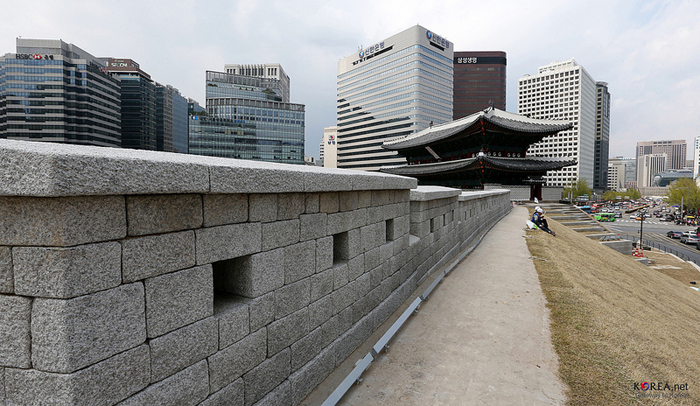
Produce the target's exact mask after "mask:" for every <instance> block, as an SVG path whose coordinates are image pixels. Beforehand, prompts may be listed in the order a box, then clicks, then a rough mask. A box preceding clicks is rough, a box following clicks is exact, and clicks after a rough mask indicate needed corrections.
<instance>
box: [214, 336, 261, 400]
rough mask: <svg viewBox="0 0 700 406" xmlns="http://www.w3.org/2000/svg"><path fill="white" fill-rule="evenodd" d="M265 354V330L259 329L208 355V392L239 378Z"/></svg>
mask: <svg viewBox="0 0 700 406" xmlns="http://www.w3.org/2000/svg"><path fill="white" fill-rule="evenodd" d="M266 354H267V331H266V330H265V329H261V330H259V331H257V332H255V333H253V334H251V335H249V336H248V337H246V338H244V339H243V340H241V341H239V342H237V343H235V344H233V345H230V346H228V347H226V348H225V349H223V350H221V351H219V352H217V353H215V354H214V355H212V356H210V357H209V358H208V359H207V360H208V361H209V381H210V389H209V392H210V393H214V392H218V391H219V390H221V389H222V388H223V387H225V386H227V385H229V384H230V383H231V382H233V381H235V380H236V379H238V378H240V377H241V376H242V375H243V374H244V373H246V372H248V371H250V370H251V369H252V368H253V367H255V366H256V365H258V364H260V363H261V362H263V361H264V360H265V358H266Z"/></svg>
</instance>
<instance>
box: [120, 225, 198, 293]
mask: <svg viewBox="0 0 700 406" xmlns="http://www.w3.org/2000/svg"><path fill="white" fill-rule="evenodd" d="M121 244H122V245H121V247H122V252H121V253H122V273H123V277H124V283H128V282H135V281H138V280H142V279H146V278H151V277H154V276H158V275H162V274H164V273H168V272H173V271H177V270H180V269H185V268H190V267H193V266H194V265H195V241H194V231H182V232H178V233H169V234H161V235H152V236H146V237H138V238H129V239H126V240H123V241H121Z"/></svg>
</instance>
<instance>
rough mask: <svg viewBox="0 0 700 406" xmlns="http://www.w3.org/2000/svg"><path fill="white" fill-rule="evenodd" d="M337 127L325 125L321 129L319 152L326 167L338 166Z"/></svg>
mask: <svg viewBox="0 0 700 406" xmlns="http://www.w3.org/2000/svg"><path fill="white" fill-rule="evenodd" d="M337 137H338V127H336V126H332V127H326V128H324V129H323V139H322V140H321V151H322V152H321V153H322V154H323V158H322V159H323V166H324V167H326V168H337V167H338V142H337Z"/></svg>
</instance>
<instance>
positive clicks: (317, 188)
mask: <svg viewBox="0 0 700 406" xmlns="http://www.w3.org/2000/svg"><path fill="white" fill-rule="evenodd" d="M297 166H298V165H297ZM305 169H307V172H306V173H305V174H304V190H306V191H307V192H328V191H338V190H352V178H353V177H354V176H356V175H355V174H353V173H352V172H348V171H345V170H340V171H339V170H337V169H332V168H313V167H308V166H307V167H305ZM356 172H359V171H356ZM349 175H350V176H349Z"/></svg>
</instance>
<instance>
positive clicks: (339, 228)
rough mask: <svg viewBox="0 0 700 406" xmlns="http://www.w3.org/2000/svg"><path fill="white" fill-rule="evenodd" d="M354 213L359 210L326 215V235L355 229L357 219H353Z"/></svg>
mask: <svg viewBox="0 0 700 406" xmlns="http://www.w3.org/2000/svg"><path fill="white" fill-rule="evenodd" d="M356 211H359V210H354V211H341V212H337V213H330V214H328V217H327V218H326V221H327V225H326V230H327V231H326V233H327V234H328V235H331V234H338V233H344V232H346V231H348V230H351V229H353V228H355V227H356V224H357V223H358V221H357V219H356V218H355V216H356ZM363 212H364V211H363ZM363 225H364V224H363Z"/></svg>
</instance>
